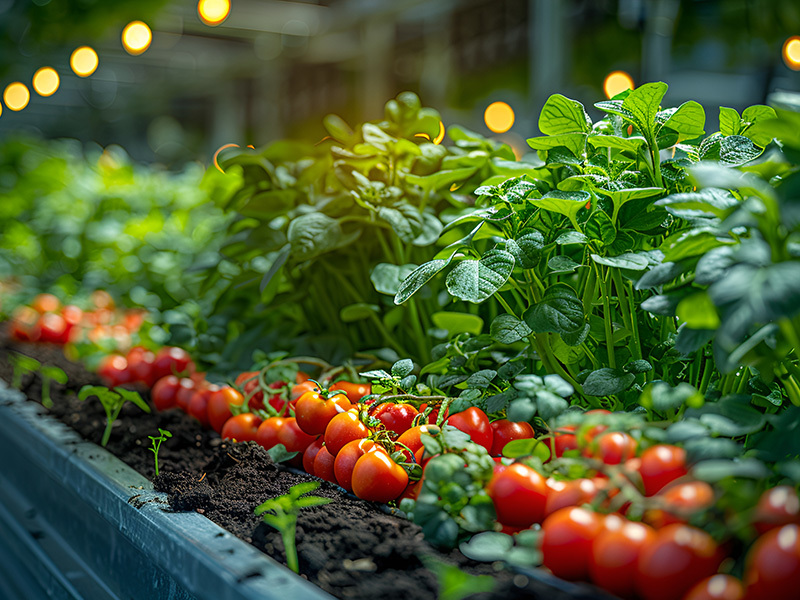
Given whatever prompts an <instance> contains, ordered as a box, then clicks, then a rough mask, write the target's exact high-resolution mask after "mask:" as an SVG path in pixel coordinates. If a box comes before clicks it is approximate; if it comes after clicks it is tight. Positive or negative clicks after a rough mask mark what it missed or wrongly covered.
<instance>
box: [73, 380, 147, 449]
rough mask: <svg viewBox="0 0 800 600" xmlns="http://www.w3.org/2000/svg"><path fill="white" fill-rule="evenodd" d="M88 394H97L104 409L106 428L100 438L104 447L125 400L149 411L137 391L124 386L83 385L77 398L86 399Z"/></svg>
mask: <svg viewBox="0 0 800 600" xmlns="http://www.w3.org/2000/svg"><path fill="white" fill-rule="evenodd" d="M89 396H97V398H98V399H99V400H100V403H101V404H102V405H103V408H104V409H105V411H106V429H105V431H104V432H103V439H102V440H100V445H101V446H103V447H104V448H105V446H106V444H108V438H110V437H111V428H112V427H113V426H114V421H116V420H117V417H118V416H119V413H120V411H121V410H122V407H123V406H124V405H125V402H133V403H134V404H135V405H136V406H138V407H139V408H141V409H142V410H143V411H144V412H146V413H149V412H150V407H149V406H147V403H146V402H145V401H144V400H142V397H141V396H140V395H139V393H138V392H132V391H131V390H126V389H125V388H120V387H117V388H114V390H113V391H112V390H110V389H108V388H107V387H103V386H100V385H85V386H83V387H82V388H81V391H80V392H78V399H79V400H86V399H87V398H88V397H89Z"/></svg>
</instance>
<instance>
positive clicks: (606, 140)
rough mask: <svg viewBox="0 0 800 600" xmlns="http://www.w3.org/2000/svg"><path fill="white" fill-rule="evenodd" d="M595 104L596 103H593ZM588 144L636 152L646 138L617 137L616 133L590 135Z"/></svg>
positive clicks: (644, 142)
mask: <svg viewBox="0 0 800 600" xmlns="http://www.w3.org/2000/svg"><path fill="white" fill-rule="evenodd" d="M595 106H597V105H595ZM587 141H588V142H589V144H590V145H591V146H593V147H595V148H612V149H615V150H622V151H623V152H633V153H636V152H638V150H639V148H641V147H642V146H643V145H644V144H646V143H647V140H646V139H644V138H643V137H641V136H638V135H635V136H631V137H618V136H616V135H590V136H589V138H588V140H587Z"/></svg>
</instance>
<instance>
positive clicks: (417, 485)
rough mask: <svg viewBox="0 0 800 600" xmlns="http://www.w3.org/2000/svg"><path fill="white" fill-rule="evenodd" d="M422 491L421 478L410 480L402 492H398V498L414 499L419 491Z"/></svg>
mask: <svg viewBox="0 0 800 600" xmlns="http://www.w3.org/2000/svg"><path fill="white" fill-rule="evenodd" d="M421 491H422V480H421V479H420V480H419V481H414V482H410V483H409V484H408V485H407V486H406V489H405V490H403V493H402V494H400V498H399V500H402V499H404V498H408V499H409V500H416V499H417V497H418V496H419V493H420V492H421Z"/></svg>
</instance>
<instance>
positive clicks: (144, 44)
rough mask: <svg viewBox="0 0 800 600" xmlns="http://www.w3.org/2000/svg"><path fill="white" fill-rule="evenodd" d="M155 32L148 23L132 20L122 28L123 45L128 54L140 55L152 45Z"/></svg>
mask: <svg viewBox="0 0 800 600" xmlns="http://www.w3.org/2000/svg"><path fill="white" fill-rule="evenodd" d="M152 41H153V32H152V31H150V28H149V27H148V26H147V24H146V23H142V22H141V21H131V22H130V23H128V24H127V25H126V26H125V29H123V30H122V45H123V47H124V48H125V50H126V51H127V52H128V54H132V55H133V56H138V55H139V54H141V53H142V52H144V51H145V50H147V49H148V48H149V47H150V42H152Z"/></svg>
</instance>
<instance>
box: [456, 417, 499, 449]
mask: <svg viewBox="0 0 800 600" xmlns="http://www.w3.org/2000/svg"><path fill="white" fill-rule="evenodd" d="M447 424H448V425H452V426H453V427H455V428H456V429H459V430H461V431H463V432H464V433H467V434H469V437H470V439H472V441H473V442H475V443H476V444H480V445H481V446H483V447H484V448H486V450H491V449H492V435H493V434H492V425H491V423H489V417H487V416H486V413H485V412H483V411H482V410H481V409H480V408H477V407H475V406H471V407H469V408H468V409H467V410H464V411H461V412H460V413H456V414H454V415H450V416H449V417H448V418H447Z"/></svg>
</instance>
